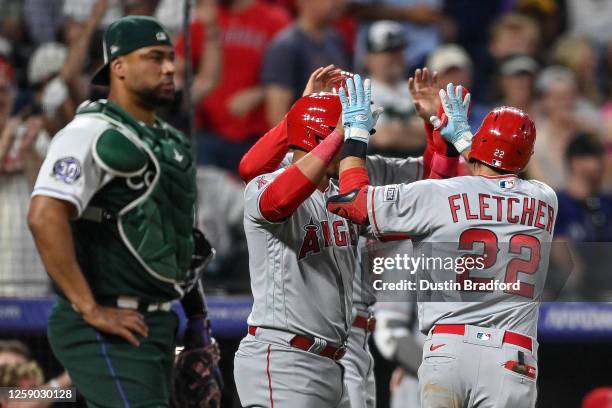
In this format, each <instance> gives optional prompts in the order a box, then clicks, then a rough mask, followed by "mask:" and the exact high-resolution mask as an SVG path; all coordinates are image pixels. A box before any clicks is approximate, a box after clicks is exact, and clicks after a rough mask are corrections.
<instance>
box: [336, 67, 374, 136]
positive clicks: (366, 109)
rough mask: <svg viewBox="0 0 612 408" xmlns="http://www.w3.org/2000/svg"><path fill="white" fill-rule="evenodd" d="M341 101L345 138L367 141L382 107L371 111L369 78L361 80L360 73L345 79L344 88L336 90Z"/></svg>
mask: <svg viewBox="0 0 612 408" xmlns="http://www.w3.org/2000/svg"><path fill="white" fill-rule="evenodd" d="M338 94H339V96H340V102H341V103H342V121H343V125H344V138H345V140H348V139H354V140H359V141H362V142H364V143H366V144H367V143H368V139H369V136H370V134H372V133H373V131H374V126H376V121H377V120H378V116H379V115H380V114H381V112H382V108H377V109H375V110H374V111H372V108H371V105H372V89H371V84H370V80H369V79H366V80H365V81H362V80H361V76H360V75H355V76H354V77H353V78H347V79H346V89H345V88H340V91H339V92H338Z"/></svg>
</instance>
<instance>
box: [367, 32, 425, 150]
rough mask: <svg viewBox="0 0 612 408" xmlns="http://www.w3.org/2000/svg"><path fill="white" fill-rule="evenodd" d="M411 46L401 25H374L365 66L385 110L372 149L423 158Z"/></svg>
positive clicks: (378, 102) (377, 100)
mask: <svg viewBox="0 0 612 408" xmlns="http://www.w3.org/2000/svg"><path fill="white" fill-rule="evenodd" d="M406 46H407V43H406V36H405V33H404V29H403V27H402V25H401V24H399V23H396V22H393V21H378V22H376V23H374V24H372V25H371V26H370V31H369V32H368V39H367V47H366V48H367V51H368V52H367V54H366V57H365V67H366V71H367V73H368V77H369V78H370V79H371V81H372V100H373V101H374V103H375V104H376V106H380V107H382V108H383V109H384V111H383V112H382V114H381V115H380V117H379V119H378V123H377V125H376V135H375V136H374V137H373V138H372V142H371V143H370V145H369V147H370V149H371V151H372V153H380V154H383V155H387V156H394V157H405V156H419V155H420V154H422V152H423V148H424V147H425V130H424V127H423V122H422V121H421V119H420V118H419V117H418V116H416V114H415V110H414V105H413V103H412V97H411V96H410V90H409V89H408V81H406V80H405V79H404V72H405V71H406V64H405V61H404V56H403V51H404V48H405V47H406Z"/></svg>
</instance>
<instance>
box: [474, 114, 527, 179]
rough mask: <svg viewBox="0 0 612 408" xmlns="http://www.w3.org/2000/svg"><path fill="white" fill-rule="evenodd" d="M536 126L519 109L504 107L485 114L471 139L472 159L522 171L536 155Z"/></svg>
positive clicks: (510, 170)
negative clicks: (533, 155)
mask: <svg viewBox="0 0 612 408" xmlns="http://www.w3.org/2000/svg"><path fill="white" fill-rule="evenodd" d="M535 138H536V129H535V125H534V124H533V121H532V120H531V119H530V118H529V116H528V115H527V114H526V113H525V112H523V111H522V110H520V109H516V108H511V107H507V106H503V107H501V108H496V109H494V110H493V111H491V112H489V114H488V115H487V116H486V117H485V119H484V121H483V122H482V125H481V126H480V129H478V132H476V134H475V135H474V138H473V139H472V148H471V151H470V159H475V160H478V161H480V162H483V163H486V164H488V165H489V166H492V167H495V168H497V169H500V170H505V171H509V172H512V173H520V172H521V171H522V170H523V169H524V168H525V166H526V165H527V163H528V162H529V159H530V158H531V155H532V154H533V144H534V143H535Z"/></svg>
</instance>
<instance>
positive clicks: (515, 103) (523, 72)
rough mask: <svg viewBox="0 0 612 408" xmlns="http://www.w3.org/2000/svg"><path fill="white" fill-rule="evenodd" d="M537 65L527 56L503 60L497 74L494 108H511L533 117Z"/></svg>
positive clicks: (516, 56)
mask: <svg viewBox="0 0 612 408" xmlns="http://www.w3.org/2000/svg"><path fill="white" fill-rule="evenodd" d="M538 70H539V65H538V63H537V61H536V60H535V59H533V58H531V57H530V56H529V55H524V54H521V55H513V56H510V57H507V58H505V59H504V60H502V61H501V63H500V65H499V70H498V72H497V83H496V89H495V91H496V93H497V94H496V97H495V100H496V101H497V102H496V103H495V106H512V107H515V108H519V109H521V110H522V111H524V112H527V113H528V114H529V115H533V108H534V106H533V104H534V99H535V90H534V82H535V77H536V75H537V74H538Z"/></svg>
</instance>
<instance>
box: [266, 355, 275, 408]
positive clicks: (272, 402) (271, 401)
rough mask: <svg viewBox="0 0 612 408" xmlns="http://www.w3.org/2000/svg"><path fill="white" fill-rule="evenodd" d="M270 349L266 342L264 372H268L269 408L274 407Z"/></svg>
mask: <svg viewBox="0 0 612 408" xmlns="http://www.w3.org/2000/svg"><path fill="white" fill-rule="evenodd" d="M271 351H272V345H271V344H268V355H267V356H266V360H267V364H266V374H268V394H269V398H270V408H274V399H273V398H272V376H271V375H270V352H271Z"/></svg>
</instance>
